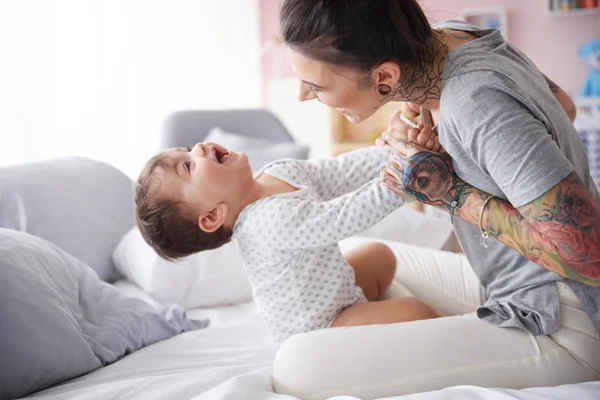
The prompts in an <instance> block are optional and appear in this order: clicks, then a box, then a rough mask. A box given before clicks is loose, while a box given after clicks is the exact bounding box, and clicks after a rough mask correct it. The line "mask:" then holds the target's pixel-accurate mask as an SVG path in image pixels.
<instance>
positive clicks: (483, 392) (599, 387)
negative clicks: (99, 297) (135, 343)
mask: <svg viewBox="0 0 600 400" xmlns="http://www.w3.org/2000/svg"><path fill="white" fill-rule="evenodd" d="M115 285H116V286H117V287H118V288H119V289H121V290H124V291H125V292H127V293H130V294H132V295H136V296H142V297H143V296H144V293H143V292H141V291H140V290H139V289H138V288H136V287H135V286H134V285H132V284H131V283H129V282H127V281H125V280H120V281H117V282H115ZM190 313H191V315H193V316H202V317H206V316H208V317H210V318H211V321H213V322H214V324H213V325H212V327H211V328H209V329H206V330H203V331H198V332H190V333H184V334H181V335H179V336H176V337H173V338H171V339H168V340H165V341H163V342H161V343H157V344H155V345H152V346H150V347H146V348H144V349H141V350H139V351H137V352H135V353H134V354H131V355H129V356H127V357H125V358H123V359H122V360H120V361H118V362H117V363H115V364H113V365H109V366H107V367H104V368H102V369H100V370H97V371H95V372H92V373H90V374H88V375H86V376H83V377H80V378H76V379H74V380H72V381H70V382H67V383H65V384H63V385H59V386H57V387H55V388H51V389H48V390H45V391H43V392H41V393H38V394H36V395H34V396H31V397H30V398H32V399H39V400H41V399H44V400H63V399H82V400H83V399H85V400H95V399H98V400H100V399H102V400H107V399H140V400H141V399H144V400H150V399H173V400H177V399H181V400H184V399H195V400H213V399H214V400H217V399H222V400H242V399H244V400H250V399H253V400H254V399H255V400H292V399H294V400H297V398H295V397H290V396H285V395H278V394H276V393H274V392H273V389H272V386H271V380H270V376H271V364H272V360H273V357H274V355H275V349H274V348H273V347H272V346H270V345H269V344H268V341H267V336H266V330H265V327H264V326H263V324H262V321H261V320H260V318H259V316H258V314H257V312H256V309H255V308H254V306H253V304H252V303H251V302H247V303H242V304H237V305H232V306H225V307H215V308H212V309H195V310H192V311H191V312H190ZM599 395H600V382H590V383H580V384H577V385H565V386H560V387H555V388H532V389H523V390H509V389H486V388H481V387H474V386H457V387H453V388H448V389H444V390H441V391H437V392H428V393H420V394H413V395H405V396H399V397H391V398H389V399H390V400H391V399H397V400H452V399H457V400H458V399H461V400H463V399H472V400H476V399H481V400H483V399H485V400H542V399H553V400H574V399H577V400H595V399H598V398H599ZM351 399H352V400H355V399H356V398H354V397H349V396H348V397H339V396H338V397H336V398H335V400H351ZM332 400H333V398H332Z"/></svg>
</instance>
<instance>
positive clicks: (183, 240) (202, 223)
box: [135, 143, 438, 342]
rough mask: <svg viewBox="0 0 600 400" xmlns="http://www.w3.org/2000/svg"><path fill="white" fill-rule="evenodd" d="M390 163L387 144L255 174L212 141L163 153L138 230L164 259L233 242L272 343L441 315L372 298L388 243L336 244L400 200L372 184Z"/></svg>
mask: <svg viewBox="0 0 600 400" xmlns="http://www.w3.org/2000/svg"><path fill="white" fill-rule="evenodd" d="M389 154H390V147H389V146H385V145H384V146H373V147H368V148H363V149H360V150H356V151H353V152H350V153H346V154H342V155H340V156H338V157H333V158H327V159H320V160H292V159H285V160H281V161H276V162H274V163H271V164H269V165H267V166H266V167H264V168H263V169H262V170H261V171H260V172H259V173H258V175H257V176H256V177H254V176H253V175H252V171H251V168H250V164H249V163H248V158H247V156H246V155H245V154H244V153H236V152H233V151H229V150H227V149H225V148H223V147H221V146H219V145H218V144H215V143H198V144H196V145H195V146H193V147H189V148H173V149H168V150H165V151H163V152H161V153H159V154H158V155H156V156H154V157H153V158H152V159H151V160H150V161H149V162H148V163H147V164H146V166H145V168H144V170H143V171H142V173H141V175H140V178H139V184H138V185H137V187H136V193H135V202H136V219H137V224H138V226H139V228H140V230H141V232H142V235H143V237H144V239H145V240H146V241H147V242H148V243H149V244H150V245H151V246H152V247H153V248H154V249H155V250H156V252H157V253H158V254H159V255H160V256H162V257H164V258H166V259H176V258H180V257H184V256H187V255H190V254H193V253H197V252H200V251H203V250H209V249H214V248H217V247H219V246H222V245H223V244H225V243H227V242H229V241H230V240H231V239H232V238H234V239H236V240H237V241H238V243H239V246H240V249H241V252H242V257H243V259H244V261H245V268H246V271H247V274H248V278H249V280H250V283H251V285H252V288H253V295H254V299H255V301H256V304H257V306H258V309H259V310H260V312H261V315H262V317H263V318H264V320H265V321H266V323H267V325H268V328H269V331H270V333H271V335H272V337H273V338H274V339H275V341H276V342H282V341H283V340H285V339H287V338H288V337H290V336H292V335H294V334H297V333H301V332H307V331H311V330H315V329H320V328H327V327H338V326H352V325H370V324H387V323H394V322H403V321H412V320H418V319H426V318H433V317H437V316H438V315H437V314H436V313H435V311H433V310H432V309H431V308H430V307H429V306H427V305H426V304H425V303H423V302H421V301H419V300H417V299H415V298H409V297H407V298H395V299H388V300H379V299H380V298H381V295H382V294H383V293H384V292H385V291H386V289H388V287H389V286H390V284H391V282H392V279H393V277H394V273H395V269H396V258H395V256H394V254H393V253H392V251H391V250H390V249H389V248H388V247H387V246H385V245H383V244H381V243H369V244H366V245H364V246H362V247H359V248H357V249H355V250H354V251H352V252H350V253H347V254H345V255H342V253H341V251H340V248H339V246H338V242H339V241H340V240H342V239H345V238H348V237H350V236H352V235H355V234H358V233H360V232H363V231H365V230H366V229H367V228H369V227H371V226H373V225H374V224H376V223H377V222H379V221H380V220H382V219H383V218H384V217H386V216H387V215H388V214H390V213H391V212H392V211H394V210H395V209H397V208H398V207H400V206H401V205H402V204H403V203H404V202H405V200H404V199H403V198H402V197H400V196H398V195H397V194H395V193H393V192H392V191H391V190H389V189H388V188H386V187H385V186H384V185H383V183H381V180H380V178H379V176H380V172H381V171H382V170H383V169H384V167H385V165H386V163H387V162H388V158H389ZM377 300H379V301H377Z"/></svg>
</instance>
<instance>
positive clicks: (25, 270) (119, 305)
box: [0, 228, 208, 400]
mask: <svg viewBox="0 0 600 400" xmlns="http://www.w3.org/2000/svg"><path fill="white" fill-rule="evenodd" d="M207 324H208V321H207V320H191V319H188V318H187V316H186V314H185V312H184V311H183V310H182V309H181V308H177V307H168V308H165V309H163V310H161V311H159V310H156V309H154V308H152V306H150V305H149V304H148V303H146V302H144V301H143V300H139V299H135V298H130V297H127V296H125V295H124V294H123V293H122V292H120V291H119V290H118V289H117V288H115V287H114V286H112V285H110V284H108V283H105V282H103V281H101V280H99V279H98V276H97V275H96V274H95V273H94V271H93V270H92V269H90V268H89V267H88V266H86V265H85V264H84V263H82V262H81V261H79V260H77V259H76V258H74V257H72V256H70V255H68V254H66V253H65V252H64V251H62V250H61V249H60V248H59V247H57V246H55V245H53V244H51V243H49V242H47V241H45V240H43V239H40V238H37V237H34V236H32V235H29V234H27V233H24V232H18V231H14V230H10V229H3V228H0V354H1V356H0V399H1V400H4V399H13V398H16V397H21V396H25V395H27V394H30V393H32V392H35V391H38V390H41V389H44V388H47V387H49V386H52V385H54V384H56V383H58V382H61V381H64V380H67V379H70V378H74V377H76V376H79V375H82V374H85V373H87V372H90V371H93V370H95V369H97V368H100V367H102V366H104V365H107V364H110V363H113V362H115V361H117V360H118V359H119V358H121V357H123V356H125V355H127V354H129V353H131V352H134V351H136V350H138V349H140V348H142V347H144V346H147V345H149V344H152V343H155V342H158V341H160V340H164V339H167V338H169V337H171V336H174V335H177V334H178V333H180V332H184V331H189V330H195V329H200V328H204V327H206V325H207Z"/></svg>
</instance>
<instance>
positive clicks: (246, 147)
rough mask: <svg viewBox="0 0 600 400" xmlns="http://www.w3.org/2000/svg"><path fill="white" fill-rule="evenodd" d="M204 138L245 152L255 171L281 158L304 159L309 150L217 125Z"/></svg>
mask: <svg viewBox="0 0 600 400" xmlns="http://www.w3.org/2000/svg"><path fill="white" fill-rule="evenodd" d="M204 140H205V141H207V142H214V143H217V144H220V145H221V146H223V147H225V148H227V149H228V150H233V151H239V152H243V153H246V155H247V156H248V161H249V162H250V166H251V167H252V171H255V172H256V171H259V170H260V169H261V168H262V167H264V166H265V165H267V164H268V163H270V162H273V161H277V160H281V159H282V158H294V159H299V160H304V159H306V158H307V157H308V153H309V150H310V149H309V147H308V146H305V145H300V144H297V143H294V142H275V141H273V140H269V139H265V138H258V137H253V136H243V135H239V134H237V133H230V132H225V131H224V130H222V129H221V128H220V127H218V126H216V127H214V128H212V129H211V130H210V132H208V135H206V138H205V139H204Z"/></svg>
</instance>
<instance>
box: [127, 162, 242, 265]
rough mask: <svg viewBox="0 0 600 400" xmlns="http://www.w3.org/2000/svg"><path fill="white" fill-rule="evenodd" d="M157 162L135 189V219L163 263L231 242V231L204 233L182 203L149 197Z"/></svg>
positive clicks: (156, 195) (143, 235)
mask: <svg viewBox="0 0 600 400" xmlns="http://www.w3.org/2000/svg"><path fill="white" fill-rule="evenodd" d="M158 165H160V160H159V159H153V160H150V162H149V163H148V164H147V166H146V168H144V171H142V173H141V175H140V178H139V180H138V183H137V185H136V186H135V189H134V191H135V196H134V199H135V206H136V207H135V219H136V224H137V226H138V228H139V229H140V232H141V234H142V237H143V238H144V240H145V241H146V242H147V243H148V244H149V245H150V246H151V247H152V248H153V249H154V250H155V251H156V253H157V254H158V255H159V256H160V257H162V258H164V259H166V260H175V259H178V258H182V257H186V256H189V255H190V254H194V253H198V252H200V251H204V250H211V249H216V248H218V247H221V246H222V245H224V244H225V243H227V242H229V241H230V240H231V235H232V231H231V230H230V229H226V228H225V227H224V226H221V227H220V228H219V229H217V230H216V231H214V232H211V233H207V232H204V231H203V230H202V229H200V227H199V226H198V223H197V221H196V220H195V218H194V217H193V215H192V213H191V212H190V210H187V211H186V204H185V203H183V202H182V201H177V200H174V199H169V198H167V197H165V196H164V195H159V194H158V193H151V190H150V186H151V181H152V172H153V170H154V168H155V167H156V166H158Z"/></svg>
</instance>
